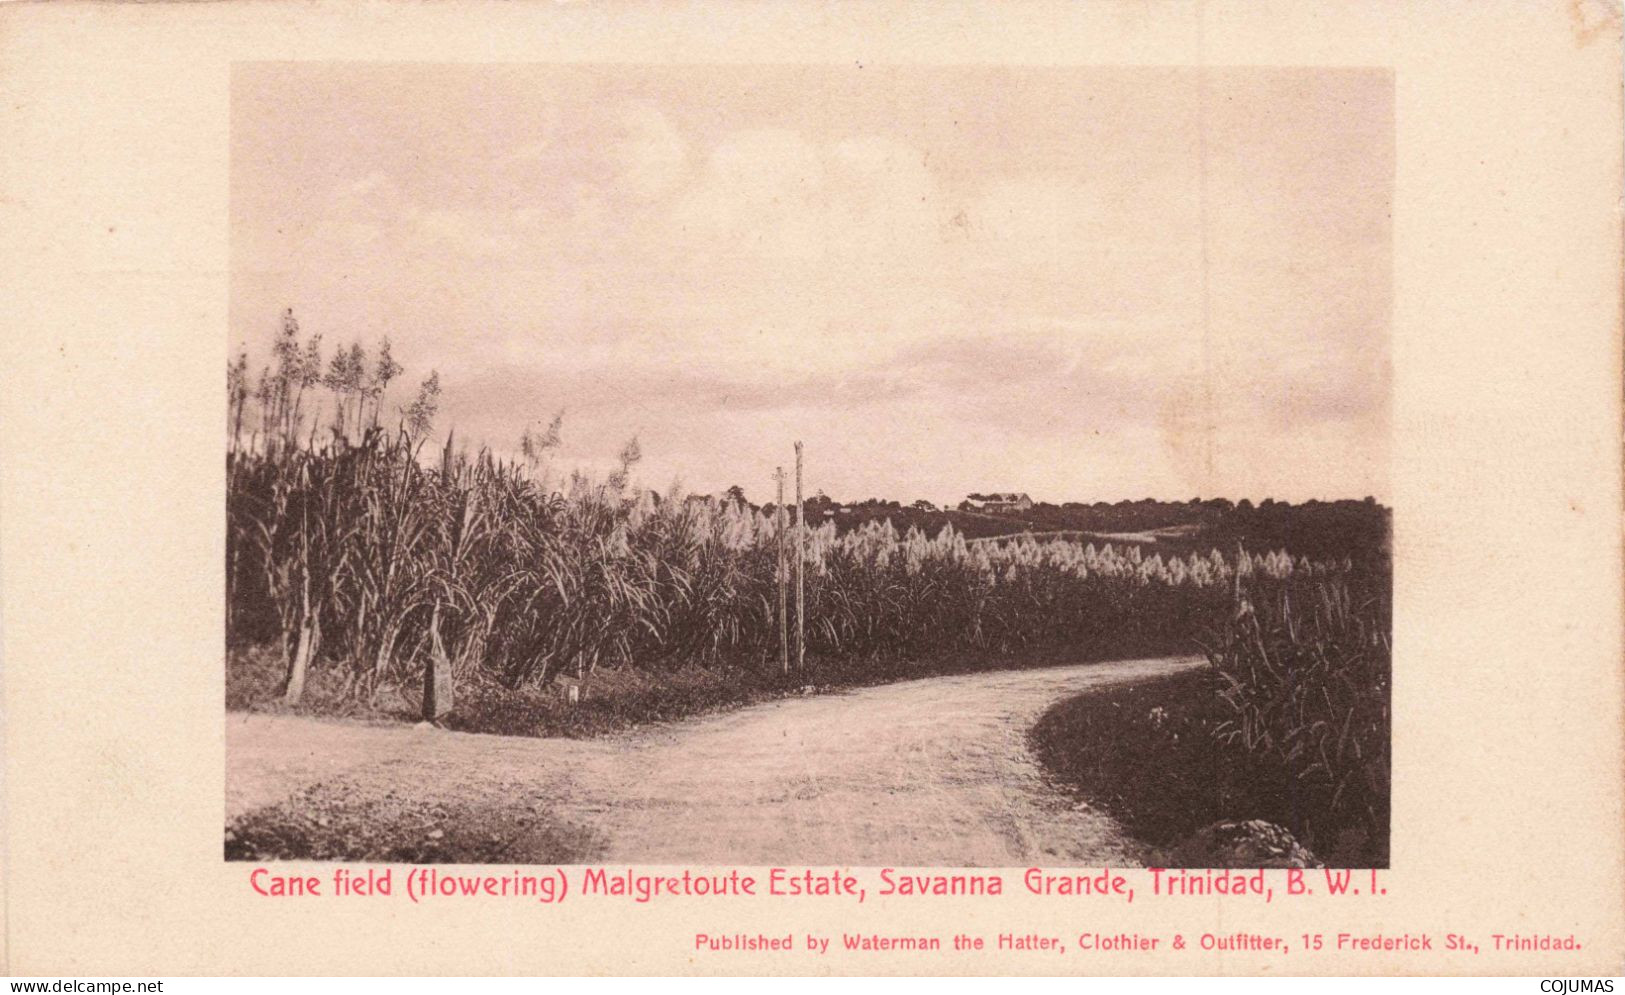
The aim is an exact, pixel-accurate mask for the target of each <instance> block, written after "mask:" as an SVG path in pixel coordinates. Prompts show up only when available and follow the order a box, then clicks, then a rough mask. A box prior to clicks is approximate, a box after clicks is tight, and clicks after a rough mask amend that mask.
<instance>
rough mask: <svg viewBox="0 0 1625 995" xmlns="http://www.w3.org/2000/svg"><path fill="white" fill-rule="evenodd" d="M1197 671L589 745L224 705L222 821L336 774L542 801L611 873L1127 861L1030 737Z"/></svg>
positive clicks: (996, 679) (991, 682) (1157, 671)
mask: <svg viewBox="0 0 1625 995" xmlns="http://www.w3.org/2000/svg"><path fill="white" fill-rule="evenodd" d="M1198 662H1199V661H1197V660H1194V659H1189V658H1185V659H1159V660H1133V661H1123V662H1116V663H1094V664H1086V665H1081V666H1073V667H1053V668H1045V669H1035V670H1019V671H992V672H986V673H977V674H965V675H959V676H952V677H933V678H927V679H923V680H917V681H908V682H904V683H900V684H889V685H884V686H880V687H873V688H864V689H861V690H856V691H852V692H848V693H842V694H829V695H820V696H814V697H807V698H791V699H784V700H780V701H775V702H770V703H767V704H763V705H757V706H753V707H750V708H744V709H740V710H738V711H734V712H728V713H724V714H721V715H716V716H711V717H707V718H701V719H696V720H690V721H685V722H679V723H674V724H671V725H663V726H657V727H650V728H647V729H642V730H638V731H636V732H633V733H629V734H623V735H618V736H609V737H604V738H601V739H595V740H563V739H532V738H519V737H503V736H482V735H470V734H464V733H449V732H441V731H437V730H431V729H414V728H410V727H404V726H374V725H360V724H350V723H340V722H324V721H317V720H312V719H306V718H299V717H293V716H277V715H256V714H244V713H232V714H230V715H228V716H227V720H226V747H227V748H226V809H227V811H226V816H227V819H228V821H229V820H231V819H232V818H234V817H236V816H238V815H240V814H242V813H244V812H248V811H250V810H253V809H256V808H259V807H260V806H264V805H271V804H275V803H277V802H280V801H283V800H284V799H287V798H288V797H290V796H291V795H293V794H294V793H295V792H297V791H299V790H301V789H304V788H306V787H308V786H310V785H312V784H316V783H320V782H326V781H334V780H337V781H341V782H342V783H343V784H344V785H345V790H346V791H352V792H360V793H365V794H372V795H375V796H378V797H384V796H386V795H388V796H412V797H417V798H442V797H443V798H444V799H445V800H446V801H447V803H448V804H454V803H467V802H470V801H476V802H480V803H482V804H486V805H490V804H492V803H493V802H494V803H499V804H501V805H503V806H505V807H506V806H511V807H512V809H513V811H514V812H515V813H523V812H528V811H541V810H543V808H544V807H545V810H546V811H547V812H548V813H549V814H550V815H551V816H552V817H555V818H558V819H562V820H565V821H567V822H568V823H571V824H574V825H578V826H582V827H585V828H586V829H588V830H589V831H591V832H592V834H593V835H594V836H595V837H596V838H597V839H598V841H599V844H600V846H599V849H600V850H601V852H600V853H599V855H598V856H599V858H600V859H601V860H604V861H627V862H634V863H641V864H678V863H713V864H714V863H730V864H786V863H797V864H833V865H843V866H870V865H903V866H908V865H912V866H1011V865H1015V864H1028V863H1033V864H1037V863H1057V864H1058V863H1065V864H1080V865H1083V864H1103V863H1109V864H1111V865H1113V866H1132V865H1135V864H1138V863H1140V862H1142V860H1143V858H1144V853H1143V851H1142V848H1141V847H1140V846H1139V845H1137V844H1136V843H1135V842H1134V841H1133V840H1131V839H1130V838H1128V837H1127V836H1126V835H1125V834H1124V833H1123V831H1122V830H1121V829H1120V828H1119V827H1118V826H1117V824H1116V823H1115V822H1113V821H1112V820H1111V819H1110V818H1108V817H1107V816H1105V815H1103V814H1101V813H1098V812H1095V811H1092V810H1090V809H1088V808H1087V807H1083V806H1075V805H1074V804H1073V803H1072V801H1071V800H1070V799H1068V798H1067V797H1066V796H1065V795H1063V794H1062V793H1060V792H1059V791H1057V790H1055V789H1053V788H1052V787H1051V786H1050V785H1048V784H1047V783H1046V781H1045V779H1044V777H1043V774H1042V772H1041V771H1040V768H1039V766H1038V763H1037V761H1036V760H1035V759H1034V758H1033V757H1032V755H1031V754H1030V752H1029V751H1028V749H1027V732H1028V730H1029V729H1030V728H1031V727H1032V724H1033V722H1034V721H1036V719H1037V718H1038V716H1039V715H1040V714H1041V713H1042V712H1043V711H1044V710H1045V709H1046V708H1048V707H1049V706H1050V705H1052V704H1054V703H1055V702H1057V701H1059V700H1061V699H1063V698H1066V697H1068V696H1070V695H1073V694H1076V693H1078V692H1080V691H1085V690H1087V689H1089V688H1090V687H1096V686H1106V685H1110V684H1116V683H1121V682H1125V681H1132V680H1137V679H1145V678H1149V677H1155V676H1160V675H1163V674H1169V673H1173V672H1175V671H1178V670H1182V669H1186V668H1188V667H1192V666H1196V665H1197V664H1198ZM523 851H524V847H523V846H520V847H519V848H518V849H517V852H516V857H517V856H520V855H522V853H523Z"/></svg>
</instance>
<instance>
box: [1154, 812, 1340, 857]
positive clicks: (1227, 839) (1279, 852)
mask: <svg viewBox="0 0 1625 995" xmlns="http://www.w3.org/2000/svg"><path fill="white" fill-rule="evenodd" d="M1164 862H1165V863H1166V864H1167V865H1168V866H1169V867H1319V866H1320V861H1319V860H1317V859H1316V858H1315V855H1314V854H1313V853H1310V852H1309V849H1308V848H1307V847H1305V846H1304V845H1303V844H1301V843H1299V842H1298V840H1297V838H1296V837H1294V836H1293V835H1292V833H1291V832H1289V831H1288V830H1287V829H1285V828H1284V827H1282V826H1278V825H1276V824H1275V823H1273V822H1265V821H1264V820H1263V819H1248V820H1246V821H1241V820H1235V819H1231V820H1225V821H1222V822H1215V823H1213V824H1212V825H1209V826H1204V827H1203V828H1201V829H1199V830H1197V831H1196V832H1195V833H1192V834H1191V836H1190V837H1189V838H1188V839H1186V840H1185V841H1184V842H1183V843H1181V844H1179V845H1178V846H1176V847H1174V848H1173V849H1172V850H1169V851H1168V852H1167V855H1166V860H1165V861H1164Z"/></svg>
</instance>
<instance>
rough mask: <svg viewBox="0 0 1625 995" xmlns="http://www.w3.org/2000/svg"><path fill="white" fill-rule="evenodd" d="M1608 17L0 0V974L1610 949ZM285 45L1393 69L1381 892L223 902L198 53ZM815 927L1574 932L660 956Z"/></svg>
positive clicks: (640, 57)
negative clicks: (1276, 944) (1499, 947)
mask: <svg viewBox="0 0 1625 995" xmlns="http://www.w3.org/2000/svg"><path fill="white" fill-rule="evenodd" d="M1619 43H1620V29H1619V22H1618V15H1617V7H1612V6H1610V5H1608V4H1606V3H1602V2H1595V3H1593V2H1590V0H1585V2H1576V3H1573V4H1571V3H1568V2H1555V0H1554V2H1534V0H1530V2H1507V0H1502V2H1496V3H1479V4H1432V3H1423V2H1413V3H1407V4H1397V3H1369V4H1365V3H1361V4H1355V3H1348V4H1341V3H1310V2H1302V0H1294V2H1265V3H1241V4H1231V3H1221V2H1211V3H1195V4H1181V5H1175V4H1142V3H1133V2H1128V3H1113V2H1099V3H1091V4H1077V5H1070V4H1057V3H1024V4H1001V5H993V4H965V3H940V4H931V5H918V6H914V5H904V4H898V3H877V4H873V5H868V6H856V5H823V4H812V3H802V4H787V5H778V6H774V5H756V4H740V3H714V4H710V5H704V6H701V5H690V4H684V5H675V4H674V5H669V6H655V5H647V4H607V3H603V4H578V5H570V6H555V5H543V4H534V5H512V6H496V5H486V4H477V3H447V4H439V5H422V6H418V5H390V4H367V5H356V6H351V5H348V4H322V3H317V4H305V3H300V4H292V3H289V4H250V3H243V4H196V5H186V6H179V5H131V6H118V5H92V4H84V5H80V4H59V5H49V6H47V5H17V6H12V7H9V8H6V9H0V85H3V88H4V90H3V96H4V105H3V108H0V129H3V130H0V148H3V149H4V150H5V151H4V152H3V153H0V184H3V200H0V218H3V219H4V228H3V231H4V238H3V246H0V263H3V266H4V272H5V280H4V281H0V282H3V283H4V284H5V285H7V286H6V291H5V300H6V304H7V306H6V308H5V311H4V315H5V317H4V324H3V326H0V338H3V343H4V344H3V353H0V355H3V357H4V366H3V369H4V384H3V386H0V419H3V420H0V431H3V453H4V456H3V459H4V462H3V464H0V468H3V473H0V502H3V503H0V571H3V574H0V577H3V584H4V586H3V599H0V610H3V620H4V665H5V669H4V720H5V737H6V738H5V751H6V768H5V775H6V780H5V806H6V810H5V811H6V815H5V819H6V821H5V840H4V843H5V848H6V853H5V865H4V867H5V872H4V887H5V897H6V902H5V914H6V929H5V938H6V944H7V949H6V957H7V959H8V962H9V969H10V971H11V972H13V973H19V974H24V975H38V974H64V975H65V974H78V975H105V974H114V975H141V974H166V975H168V974H188V973H244V974H259V973H292V974H329V973H474V974H485V973H496V974H503V973H581V972H584V973H668V972H673V973H712V972H716V973H742V972H753V973H756V972H765V973H778V972H783V973H825V972H830V973H869V972H878V973H913V972H925V973H973V974H974V973H1054V972H1057V971H1072V972H1084V973H1140V972H1145V973H1190V972H1198V973H1201V972H1217V973H1230V974H1249V973H1261V972H1270V971H1274V972H1280V973H1294V974H1295V973H1306V972H1336V973H1356V974H1361V973H1435V972H1441V973H1455V972H1462V973H1506V972H1516V973H1525V972H1528V973H1546V974H1563V975H1568V976H1574V975H1580V974H1587V973H1619V972H1621V971H1622V970H1625V898H1622V895H1625V875H1622V852H1625V846H1622V844H1625V818H1622V809H1621V797H1622V784H1621V780H1622V770H1625V767H1622V763H1621V761H1622V750H1621V743H1622V735H1621V732H1622V707H1621V685H1622V680H1621V653H1620V650H1621V555H1620V554H1621V532H1620V520H1621V519H1620V516H1621V488H1620V425H1621V421H1620V389H1619V388H1620V324H1619V322H1620V293H1621V288H1620V275H1621V266H1620V249H1621V231H1620V214H1619V206H1620V201H1619V197H1620V193H1621V180H1620V170H1621V151H1620V145H1621V141H1620V126H1621V96H1620V51H1619ZM278 59H288V60H345V59H358V60H373V61H399V62H413V61H450V62H491V61H500V62H574V61H602V62H619V63H632V64H640V63H648V62H670V63H679V64H682V63H754V62H791V63H794V62H817V63H837V64H846V63H848V62H849V61H851V60H862V61H864V62H865V63H871V64H872V63H884V62H892V63H898V64H921V63H942V64H955V63H1001V62H1010V63H1020V64H1030V65H1055V64H1062V65H1070V64H1100V65H1149V66H1167V65H1212V66H1230V65H1281V66H1368V67H1372V66H1374V67H1389V68H1391V69H1392V71H1393V73H1394V79H1395V87H1396V128H1397V177H1396V180H1397V186H1396V202H1395V209H1394V259H1395V274H1394V275H1395V313H1394V330H1393V345H1392V356H1393V364H1394V390H1395V394H1394V399H1393V402H1394V403H1393V424H1394V450H1393V451H1394V462H1393V467H1392V481H1393V505H1394V507H1395V509H1396V515H1395V518H1396V548H1397V566H1396V576H1395V582H1396V594H1397V611H1396V621H1395V658H1394V660H1395V672H1396V676H1395V692H1396V693H1395V732H1394V756H1395V777H1394V805H1393V810H1394V835H1393V868H1394V869H1393V870H1392V871H1391V872H1390V873H1389V874H1388V875H1387V878H1386V885H1387V888H1388V890H1389V894H1388V895H1387V896H1386V897H1385V898H1383V899H1369V900H1368V899H1365V898H1361V899H1343V900H1330V899H1321V898H1315V899H1310V900H1300V901H1297V902H1291V903H1285V902H1281V901H1279V900H1278V901H1276V902H1275V903H1273V904H1270V905H1260V904H1255V903H1253V902H1243V903H1226V902H1223V901H1209V900H1188V901H1183V902H1167V901H1164V902H1152V901H1146V900H1144V899H1143V898H1142V899H1141V900H1140V901H1137V902H1136V903H1135V904H1134V905H1132V906H1122V905H1119V904H1112V903H1106V902H1101V901H1098V900H1087V899H1085V900H1064V899H1053V898H1052V899H1047V900H1046V899H1037V898H1030V897H1027V896H1025V895H1024V894H1021V893H1020V892H1021V889H1020V888H1019V884H1018V885H1017V888H1016V889H1015V891H1016V893H1015V894H1012V893H1008V892H1007V894H1006V896H1005V897H1004V898H1003V899H1001V900H992V901H989V900H985V899H983V900H978V899H961V900H933V901H927V902H921V901H915V902H913V903H904V902H900V901H896V900H893V901H891V902H890V903H889V904H887V903H885V902H882V901H878V900H875V899H873V898H871V900H870V902H869V903H866V904H864V905H862V906H855V905H849V904H846V903H842V902H826V903H817V902H796V901H791V900H784V901H780V902H777V903H773V902H764V901H758V902H746V903H726V904H718V905H707V904H705V903H703V902H701V901H697V900H696V901H680V900H673V901H662V902H658V903H656V904H653V905H649V906H633V905H631V904H622V903H619V902H613V901H595V902H587V901H581V900H579V898H577V899H576V900H572V901H569V902H566V903H565V904H564V905H562V906H557V907H548V906H542V905H539V904H537V905H532V904H530V903H525V902H514V901H503V900H490V901H483V902H468V903H465V904H455V905H451V904H440V905H429V906H412V905H410V904H407V903H405V902H402V901H399V900H396V901H393V902H388V903H381V904H369V903H365V902H358V903H353V904H352V903H343V902H310V901H287V902H277V901H271V900H266V899H256V898H255V897H254V896H253V895H252V894H251V893H250V892H249V890H248V887H247V881H246V876H247V867H245V866H243V865H226V864H225V863H223V862H222V860H221V856H220V854H221V842H220V839H221V811H222V776H223V775H222V751H223V732H222V721H221V701H222V695H223V690H222V673H221V670H222V668H221V660H220V652H221V648H220V643H221V632H222V622H221V619H222V603H221V602H222V599H221V590H222V585H221V563H222V559H223V557H222V550H223V535H222V530H223V508H222V504H223V502H222V500H221V496H222V493H223V470H222V460H221V458H220V454H221V435H220V432H221V428H220V426H221V411H222V410H223V408H222V406H223V403H224V397H223V384H224V380H223V377H222V375H221V370H222V368H223V366H224V364H225V360H226V336H225V327H226V306H227V245H228V237H227V229H226V209H227V129H228V93H229V91H228V83H229V77H230V71H231V64H232V63H233V61H241V60H278ZM1010 883H1012V884H1016V883H1017V882H1016V880H1015V879H1012V880H1011V882H1010ZM843 928H845V929H852V930H864V931H868V930H876V929H879V930H885V931H891V932H898V933H903V932H918V931H941V932H943V933H947V932H950V931H953V930H964V931H967V932H973V933H986V934H991V933H995V932H999V931H1003V930H1015V931H1019V932H1025V931H1028V930H1033V931H1038V932H1055V933H1057V934H1059V935H1063V936H1069V937H1075V936H1076V934H1077V933H1078V932H1080V931H1082V930H1084V929H1091V928H1095V929H1101V928H1104V929H1112V930H1118V929H1122V930H1138V931H1141V932H1160V933H1171V932H1173V931H1176V930H1177V931H1181V932H1183V933H1185V934H1186V935H1187V936H1190V935H1192V934H1194V933H1198V932H1201V931H1203V930H1213V931H1216V932H1223V931H1227V930H1236V929H1242V928H1246V929H1252V930H1256V931H1260V932H1273V933H1278V934H1280V935H1283V936H1287V937H1289V938H1291V939H1293V940H1294V941H1295V940H1296V938H1297V936H1298V935H1299V934H1300V933H1303V932H1305V931H1309V930H1322V931H1326V932H1329V933H1336V932H1338V931H1356V932H1358V931H1367V932H1369V931H1376V930H1392V931H1399V930H1411V931H1420V930H1426V931H1431V932H1434V933H1440V934H1442V933H1443V932H1445V931H1455V932H1460V933H1468V934H1473V935H1474V936H1475V937H1476V938H1478V939H1479V940H1480V942H1481V943H1483V942H1484V941H1485V940H1487V937H1488V934H1490V933H1492V932H1514V931H1524V932H1530V931H1539V932H1543V933H1557V934H1562V933H1567V932H1570V931H1573V932H1575V933H1577V934H1579V935H1580V936H1581V937H1582V938H1583V940H1584V941H1585V942H1586V949H1585V951H1583V952H1582V953H1581V954H1580V955H1579V956H1576V957H1572V958H1569V957H1562V956H1556V955H1551V954H1529V955H1503V956H1495V955H1489V954H1484V955H1480V956H1479V957H1478V958H1476V959H1470V958H1460V959H1455V960H1451V959H1447V958H1444V957H1440V956H1424V955H1420V954H1414V955H1413V954H1392V955H1377V956H1369V955H1368V956H1357V957H1356V956H1344V957H1339V956H1336V955H1328V956H1322V957H1318V958H1315V959H1311V958H1309V957H1300V956H1298V955H1293V956H1291V957H1289V958H1288V959H1287V960H1285V961H1280V962H1274V963H1272V962H1271V961H1270V960H1268V959H1267V958H1266V957H1264V956H1261V955H1256V954H1246V953H1236V954H1229V955H1224V956H1208V957H1201V956H1182V957H1162V956H1154V957H1151V956H1144V955H1121V956H1108V955H1097V956H1081V955H1068V956H1067V957H1066V958H1062V959H1053V958H1048V957H1045V956H1040V955H1031V956H1015V955H1012V956H1007V957H1004V958H998V957H992V956H986V955H956V954H952V953H946V954H944V955H942V956H938V957H919V956H917V955H909V954H882V955H872V956H861V957H856V956H836V955H833V954H832V955H830V956H828V957H826V958H825V959H814V958H813V957H811V956H809V955H795V956H793V957H785V956H778V955H749V954H730V955H703V956H701V957H699V958H698V959H696V958H695V957H694V956H693V955H692V953H691V951H692V940H693V933H694V932H696V931H709V932H714V933H722V932H732V931H735V930H738V931H755V930H764V931H768V932H773V933H778V934H782V933H785V932H792V931H793V932H795V933H797V934H800V933H803V932H806V931H808V930H812V929H816V930H819V931H821V932H824V933H832V932H833V933H836V934H838V933H839V932H840V930H842V929H843ZM1295 945H1296V944H1295Z"/></svg>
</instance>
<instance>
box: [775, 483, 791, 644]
mask: <svg viewBox="0 0 1625 995" xmlns="http://www.w3.org/2000/svg"><path fill="white" fill-rule="evenodd" d="M773 476H774V479H775V480H777V481H778V483H779V500H778V503H777V504H775V505H774V506H773V524H774V526H775V529H774V531H775V532H777V533H778V539H779V575H778V579H779V669H780V670H781V671H783V672H784V673H786V674H788V673H789V672H790V615H789V607H788V600H789V598H788V594H787V592H786V587H787V585H788V583H789V579H790V578H789V571H787V570H786V569H785V562H784V561H785V552H786V548H787V546H788V543H789V538H790V537H789V536H788V535H786V534H785V515H784V467H782V466H781V467H779V468H778V471H777V472H776V473H774V475H773Z"/></svg>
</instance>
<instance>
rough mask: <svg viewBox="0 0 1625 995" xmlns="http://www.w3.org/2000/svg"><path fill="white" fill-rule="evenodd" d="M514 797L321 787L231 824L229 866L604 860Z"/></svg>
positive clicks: (590, 841)
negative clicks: (296, 862) (309, 862)
mask: <svg viewBox="0 0 1625 995" xmlns="http://www.w3.org/2000/svg"><path fill="white" fill-rule="evenodd" d="M519 797H521V796H520V794H519V793H518V792H517V791H514V792H496V793H493V795H492V796H491V798H486V799H476V798H467V799H459V798H445V799H439V800H425V799H418V798H403V797H401V796H400V795H398V794H396V793H395V792H393V791H388V792H385V793H384V794H382V795H377V794H369V793H368V792H367V791H366V789H364V788H362V787H360V786H358V785H356V784H353V783H350V782H346V781H331V782H325V783H322V784H317V785H313V786H311V787H309V788H307V789H305V790H304V791H303V792H301V793H300V795H299V796H298V797H296V798H294V799H291V800H289V801H286V802H283V803H281V804H278V805H270V806H266V807H265V808H260V809H256V810H254V811H252V812H248V813H246V814H244V815H241V816H239V817H237V818H236V819H233V820H232V821H231V822H230V823H229V824H228V825H227V826H226V837H225V843H226V859H227V860H347V861H370V862H375V863H414V864H442V863H445V864H495V863H506V864H563V863H581V862H583V861H586V860H590V859H592V858H593V857H595V856H597V855H598V854H599V853H601V852H602V850H603V847H602V843H601V841H600V840H599V839H598V838H597V837H596V835H595V834H594V833H593V832H592V831H591V830H588V829H585V828H583V827H580V826H574V825H571V824H568V823H564V822H561V821H559V820H556V819H554V818H552V817H550V816H549V815H548V814H547V812H546V811H545V810H544V808H543V806H542V805H540V804H539V803H537V804H533V805H531V806H530V807H529V808H528V809H527V808H526V806H525V805H524V803H523V802H522V801H516V800H515V799H517V798H519ZM492 798H494V799H496V800H491V799H492Z"/></svg>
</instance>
